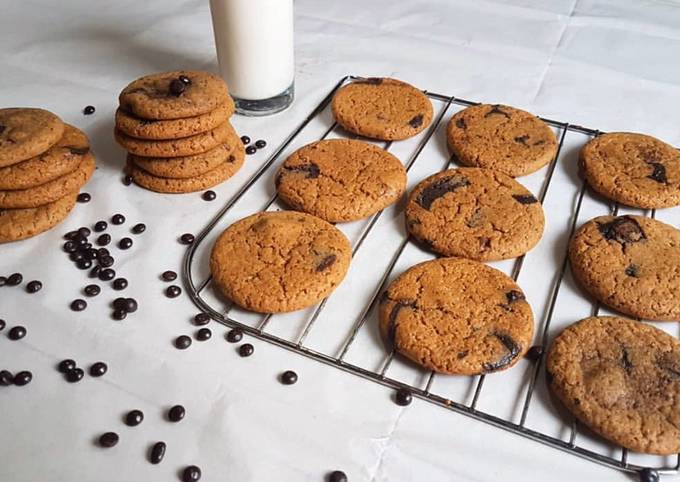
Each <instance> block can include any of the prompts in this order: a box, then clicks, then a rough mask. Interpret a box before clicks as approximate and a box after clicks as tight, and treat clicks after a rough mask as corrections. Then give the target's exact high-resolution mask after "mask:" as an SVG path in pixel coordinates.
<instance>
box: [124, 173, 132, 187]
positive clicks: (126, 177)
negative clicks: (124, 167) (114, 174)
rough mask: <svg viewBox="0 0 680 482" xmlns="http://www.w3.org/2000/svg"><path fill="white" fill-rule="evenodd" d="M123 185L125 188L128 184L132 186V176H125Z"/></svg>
mask: <svg viewBox="0 0 680 482" xmlns="http://www.w3.org/2000/svg"><path fill="white" fill-rule="evenodd" d="M123 184H125V185H126V186H129V185H130V184H132V176H131V175H129V174H127V175H125V176H124V177H123Z"/></svg>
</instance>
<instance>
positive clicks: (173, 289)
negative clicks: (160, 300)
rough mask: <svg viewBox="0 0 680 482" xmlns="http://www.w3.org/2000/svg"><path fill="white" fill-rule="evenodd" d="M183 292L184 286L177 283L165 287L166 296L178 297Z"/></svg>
mask: <svg viewBox="0 0 680 482" xmlns="http://www.w3.org/2000/svg"><path fill="white" fill-rule="evenodd" d="M181 294H182V288H180V287H179V286H177V285H170V286H168V287H167V288H166V289H165V296H167V297H168V298H177V297H178V296H179V295H181Z"/></svg>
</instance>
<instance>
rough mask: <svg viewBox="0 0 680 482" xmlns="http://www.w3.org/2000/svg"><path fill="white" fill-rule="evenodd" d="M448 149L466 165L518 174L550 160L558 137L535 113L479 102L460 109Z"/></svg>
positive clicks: (451, 127) (451, 123) (450, 128)
mask: <svg viewBox="0 0 680 482" xmlns="http://www.w3.org/2000/svg"><path fill="white" fill-rule="evenodd" d="M447 142H448V145H449V150H450V151H451V152H452V153H453V154H454V155H455V156H456V158H457V159H458V161H459V162H460V163H461V164H462V165H464V166H472V167H485V168H488V169H495V170H498V171H501V172H503V173H505V174H507V175H508V176H512V177H517V176H524V175H526V174H530V173H532V172H534V171H537V170H538V169H540V168H541V167H543V166H545V165H546V164H548V163H550V161H552V159H553V158H554V157H555V154H556V153H557V139H556V138H555V133H554V132H553V131H552V129H551V128H550V126H548V124H546V123H545V122H543V121H542V120H541V119H539V118H538V117H536V116H535V115H533V114H531V113H529V112H526V111H523V110H520V109H516V108H514V107H509V106H507V105H498V104H496V105H491V104H480V105H475V106H472V107H468V108H466V109H463V110H461V111H460V112H457V113H456V114H455V115H454V116H453V117H451V120H450V121H449V124H448V127H447Z"/></svg>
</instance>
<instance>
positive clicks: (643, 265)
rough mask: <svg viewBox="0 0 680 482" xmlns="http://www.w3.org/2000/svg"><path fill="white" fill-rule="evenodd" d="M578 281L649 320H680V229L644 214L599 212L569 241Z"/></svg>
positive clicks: (623, 309)
mask: <svg viewBox="0 0 680 482" xmlns="http://www.w3.org/2000/svg"><path fill="white" fill-rule="evenodd" d="M569 261H570V263H571V270H572V272H573V273H574V277H575V278H576V280H577V281H578V282H579V283H580V284H581V286H583V288H584V289H585V290H586V291H588V292H589V293H590V294H591V295H593V296H594V297H595V298H596V299H597V300H599V301H601V302H602V303H604V304H605V305H607V306H610V307H612V308H614V309H615V310H618V311H620V312H622V313H625V314H628V315H631V316H636V317H639V318H646V319H650V320H680V295H679V293H680V231H678V230H677V229H675V228H674V227H673V226H670V225H668V224H665V223H662V222H661V221H656V220H654V219H650V218H645V217H642V216H619V217H613V216H600V217H597V218H594V219H591V220H590V221H588V222H587V223H585V224H584V225H583V226H581V228H580V229H579V230H578V231H577V232H576V233H575V234H574V237H573V238H572V239H571V242H570V244H569Z"/></svg>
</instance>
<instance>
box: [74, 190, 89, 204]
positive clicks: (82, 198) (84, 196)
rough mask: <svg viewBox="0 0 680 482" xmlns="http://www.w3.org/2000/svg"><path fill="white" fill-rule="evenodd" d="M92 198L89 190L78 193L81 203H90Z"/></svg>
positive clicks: (78, 199)
mask: <svg viewBox="0 0 680 482" xmlns="http://www.w3.org/2000/svg"><path fill="white" fill-rule="evenodd" d="M91 199H92V196H91V195H90V193H88V192H81V193H80V194H78V197H77V199H76V200H77V201H78V202H79V203H89V202H90V200H91Z"/></svg>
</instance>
